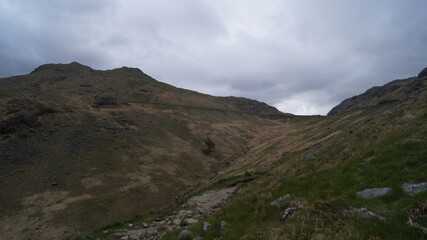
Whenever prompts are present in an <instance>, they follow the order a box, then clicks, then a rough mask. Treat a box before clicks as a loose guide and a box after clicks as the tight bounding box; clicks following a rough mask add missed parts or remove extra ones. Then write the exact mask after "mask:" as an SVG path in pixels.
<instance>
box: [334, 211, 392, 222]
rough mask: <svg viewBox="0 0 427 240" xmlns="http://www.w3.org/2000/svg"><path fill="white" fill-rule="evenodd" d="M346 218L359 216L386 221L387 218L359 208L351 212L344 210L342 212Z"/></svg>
mask: <svg viewBox="0 0 427 240" xmlns="http://www.w3.org/2000/svg"><path fill="white" fill-rule="evenodd" d="M342 214H343V215H344V216H359V217H361V218H378V219H380V220H385V217H381V216H378V215H377V214H375V213H373V212H371V211H369V210H368V209H366V208H357V209H351V210H344V211H343V212H342Z"/></svg>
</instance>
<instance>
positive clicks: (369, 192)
mask: <svg viewBox="0 0 427 240" xmlns="http://www.w3.org/2000/svg"><path fill="white" fill-rule="evenodd" d="M392 193H393V189H392V188H389V187H386V188H368V189H365V190H362V191H360V192H357V193H356V195H357V196H358V197H360V198H364V199H371V198H376V197H381V196H386V195H390V194H392Z"/></svg>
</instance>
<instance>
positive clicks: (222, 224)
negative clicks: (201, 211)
mask: <svg viewBox="0 0 427 240" xmlns="http://www.w3.org/2000/svg"><path fill="white" fill-rule="evenodd" d="M227 225H228V223H227V222H226V221H221V222H220V223H219V232H220V233H223V232H224V230H225V227H226V226H227Z"/></svg>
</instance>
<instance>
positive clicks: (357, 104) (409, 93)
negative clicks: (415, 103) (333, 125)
mask: <svg viewBox="0 0 427 240" xmlns="http://www.w3.org/2000/svg"><path fill="white" fill-rule="evenodd" d="M426 88H427V68H425V69H424V70H423V71H422V72H420V74H419V75H418V77H413V78H408V79H405V80H395V81H392V82H390V83H387V84H385V85H384V86H381V87H373V88H370V89H369V90H367V91H366V92H365V93H363V94H361V95H358V96H354V97H352V98H348V99H346V100H344V101H343V102H342V103H340V104H339V105H338V106H336V107H334V108H332V110H331V111H330V112H329V113H328V115H334V114H338V113H343V112H347V111H351V110H357V109H359V110H360V109H365V108H371V107H382V106H390V105H394V104H402V103H403V102H405V101H406V100H408V99H411V98H415V97H417V96H418V95H419V94H421V93H422V92H424V91H425V90H426Z"/></svg>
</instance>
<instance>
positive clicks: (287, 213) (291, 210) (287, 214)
mask: <svg viewBox="0 0 427 240" xmlns="http://www.w3.org/2000/svg"><path fill="white" fill-rule="evenodd" d="M302 208H304V205H302V204H295V205H292V206H290V207H287V208H286V209H285V210H284V211H283V212H282V213H280V218H279V221H280V222H283V221H286V220H288V219H292V218H293V217H294V216H295V213H296V212H298V211H299V210H300V209H302Z"/></svg>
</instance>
